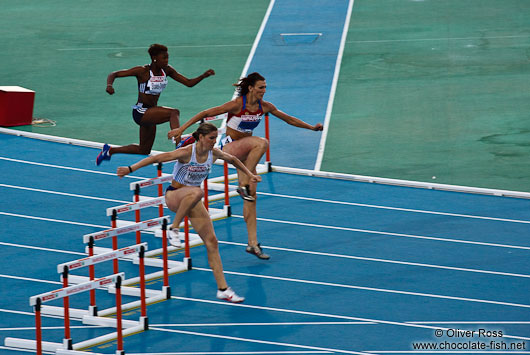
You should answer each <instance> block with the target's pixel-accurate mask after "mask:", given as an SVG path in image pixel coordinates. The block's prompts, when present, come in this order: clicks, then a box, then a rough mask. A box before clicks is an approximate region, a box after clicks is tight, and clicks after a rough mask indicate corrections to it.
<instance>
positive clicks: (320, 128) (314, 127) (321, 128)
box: [312, 123, 324, 131]
mask: <svg viewBox="0 0 530 355" xmlns="http://www.w3.org/2000/svg"><path fill="white" fill-rule="evenodd" d="M323 129H324V126H322V124H321V123H317V124H316V125H314V126H313V128H312V130H313V131H322V130H323Z"/></svg>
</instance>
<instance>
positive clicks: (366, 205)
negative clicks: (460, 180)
mask: <svg viewBox="0 0 530 355" xmlns="http://www.w3.org/2000/svg"><path fill="white" fill-rule="evenodd" d="M257 194H258V195H264V196H273V197H282V198H290V199H296V200H305V201H315V202H323V203H331V204H337V205H347V206H359V207H367V208H377V209H384V210H393V211H403V212H414V213H426V214H434V215H442V216H451V217H462V218H475V219H484V220H492V221H500V222H511V223H524V224H530V221H528V220H520V219H510V218H499V217H486V216H477V215H470V214H461V213H450V212H437V211H428V210H418V209H413V208H402V207H390V206H381V205H371V204H365V203H357V202H345V201H335V200H325V199H319V198H311V197H301V196H290V195H281V194H273V193H268V192H257Z"/></svg>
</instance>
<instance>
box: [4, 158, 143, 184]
mask: <svg viewBox="0 0 530 355" xmlns="http://www.w3.org/2000/svg"><path fill="white" fill-rule="evenodd" d="M0 160H5V161H10V162H14V163H22V164H29V165H37V166H44V167H47V168H55V169H64V170H72V171H79V172H83V173H91V174H99V175H110V176H116V173H107V172H105V171H97V170H88V169H81V168H72V167H68V166H63V165H54V164H46V163H38V162H34V161H29V160H20V159H12V158H7V157H1V156H0ZM124 177H125V178H128V179H136V180H144V179H147V178H146V177H140V176H130V175H125V176H124Z"/></svg>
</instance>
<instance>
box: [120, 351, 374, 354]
mask: <svg viewBox="0 0 530 355" xmlns="http://www.w3.org/2000/svg"><path fill="white" fill-rule="evenodd" d="M275 354H332V353H331V352H330V351H316V350H311V351H309V350H304V351H208V352H202V351H193V352H178V353H175V352H172V353H159V352H157V353H137V354H135V353H127V355H275ZM368 355H371V354H368Z"/></svg>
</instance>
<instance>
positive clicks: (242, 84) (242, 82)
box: [234, 72, 265, 96]
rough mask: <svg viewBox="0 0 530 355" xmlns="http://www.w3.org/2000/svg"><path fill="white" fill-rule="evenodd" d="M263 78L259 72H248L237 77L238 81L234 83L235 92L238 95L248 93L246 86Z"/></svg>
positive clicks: (252, 84)
mask: <svg viewBox="0 0 530 355" xmlns="http://www.w3.org/2000/svg"><path fill="white" fill-rule="evenodd" d="M260 80H265V78H264V77H263V76H261V74H259V73H256V72H254V73H250V74H248V75H247V76H246V77H244V78H242V79H239V83H237V84H234V86H235V87H237V89H236V90H237V94H238V95H239V96H245V95H246V94H248V87H249V86H254V85H255V84H256V82H257V81H260Z"/></svg>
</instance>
